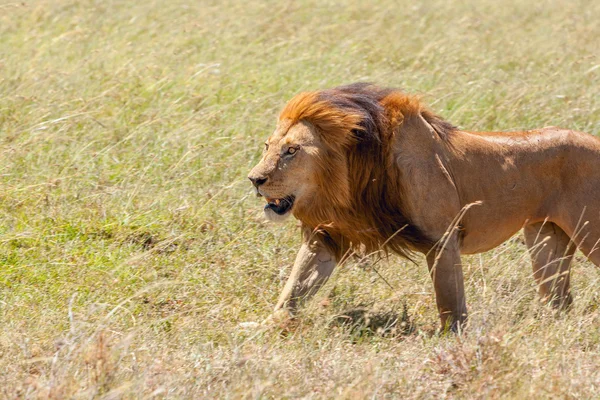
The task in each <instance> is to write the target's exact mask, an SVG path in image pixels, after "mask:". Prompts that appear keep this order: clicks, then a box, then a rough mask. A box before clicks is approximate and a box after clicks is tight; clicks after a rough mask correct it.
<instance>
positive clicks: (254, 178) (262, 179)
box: [248, 176, 267, 189]
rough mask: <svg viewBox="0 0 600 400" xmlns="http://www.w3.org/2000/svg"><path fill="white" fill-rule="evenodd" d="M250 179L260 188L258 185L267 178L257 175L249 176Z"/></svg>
mask: <svg viewBox="0 0 600 400" xmlns="http://www.w3.org/2000/svg"><path fill="white" fill-rule="evenodd" d="M248 179H250V181H251V182H252V184H253V185H254V186H255V187H256V188H257V189H258V187H259V186H260V185H262V184H264V183H265V182H266V181H267V178H263V177H262V176H261V177H256V176H249V177H248Z"/></svg>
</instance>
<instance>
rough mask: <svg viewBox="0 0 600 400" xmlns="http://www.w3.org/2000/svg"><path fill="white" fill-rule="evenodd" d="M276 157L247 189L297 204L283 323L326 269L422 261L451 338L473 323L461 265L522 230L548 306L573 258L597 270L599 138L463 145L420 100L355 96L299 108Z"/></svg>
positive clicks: (553, 133) (558, 298)
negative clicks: (389, 256)
mask: <svg viewBox="0 0 600 400" xmlns="http://www.w3.org/2000/svg"><path fill="white" fill-rule="evenodd" d="M267 143H268V145H269V148H268V150H267V151H266V152H265V155H264V157H263V159H262V160H261V162H260V163H259V164H258V165H257V166H256V167H255V168H254V169H253V170H252V171H251V173H250V178H251V179H253V181H256V180H257V179H259V178H260V179H266V181H265V182H264V183H262V184H260V185H257V190H258V191H259V193H261V194H262V195H264V196H266V197H268V198H284V197H285V196H290V195H293V196H295V202H294V206H293V208H292V209H291V212H290V213H293V215H294V216H295V217H296V218H297V219H298V220H300V221H301V222H302V225H303V227H304V228H303V231H304V243H305V245H303V246H304V247H303V248H302V249H301V252H300V254H299V256H298V259H297V262H296V264H295V265H294V268H293V273H292V276H295V278H293V277H291V278H290V282H288V285H286V289H284V292H283V293H282V295H281V296H280V301H279V302H278V305H277V307H276V309H277V310H281V309H286V308H287V309H290V310H293V309H294V307H295V304H296V303H297V301H296V300H297V298H298V297H301V295H300V294H299V293H300V292H301V290H300V289H299V288H300V287H303V288H304V289H302V293H304V294H303V295H302V296H306V295H307V294H311V293H314V291H315V290H311V287H312V286H311V285H313V284H312V283H310V282H313V281H314V282H319V284H318V285H319V286H320V285H321V284H322V283H323V282H324V281H325V280H326V279H327V277H328V276H329V274H330V273H331V271H332V270H333V268H332V267H331V262H332V261H330V259H331V257H333V259H334V261H333V262H335V261H337V262H339V261H340V260H341V259H342V258H343V257H344V255H345V254H347V253H348V251H349V250H354V251H357V252H358V251H362V252H373V251H377V250H391V251H393V252H396V253H398V254H400V255H402V256H410V254H411V253H412V252H413V251H418V252H422V253H424V254H427V262H428V265H429V268H430V272H431V275H432V278H433V280H434V286H435V290H436V301H437V303H438V308H439V311H440V317H441V320H442V324H448V323H450V324H452V325H451V326H452V328H453V329H457V328H458V326H459V324H460V323H461V322H463V321H465V319H466V302H465V299H464V289H463V279H462V268H461V265H460V254H461V253H463V254H471V253H478V252H482V251H486V250H489V249H491V248H493V247H495V246H497V245H499V244H500V243H502V242H503V241H505V240H507V239H508V238H509V237H510V236H512V235H513V234H514V233H516V232H517V231H518V230H520V229H521V228H523V227H526V239H527V244H528V247H530V251H531V253H532V258H533V264H534V276H535V277H536V279H538V282H539V283H540V292H541V294H542V296H543V299H544V301H552V302H553V304H556V305H562V306H565V305H567V304H568V303H570V301H571V300H570V299H571V295H570V289H569V273H568V266H569V262H570V260H571V258H572V253H573V251H574V249H575V246H577V247H579V248H580V249H581V250H582V251H583V252H584V254H585V255H586V256H588V257H589V258H590V260H591V261H592V262H594V263H595V264H597V265H600V250H598V247H599V246H600V140H598V139H597V138H595V137H593V136H591V135H588V134H585V133H579V132H574V131H570V130H563V129H558V128H544V129H539V130H533V131H527V132H510V133H473V132H467V131H461V130H458V129H456V128H454V127H453V126H452V125H451V124H449V123H447V122H445V121H444V120H442V119H441V118H440V117H438V116H436V115H435V114H434V113H433V112H431V111H430V110H429V109H428V108H427V107H425V106H424V105H423V104H422V103H421V101H420V100H419V99H418V98H417V97H415V96H409V95H406V94H404V93H402V92H400V91H397V90H393V89H386V88H379V87H376V86H373V85H367V84H354V85H349V86H344V87H339V88H335V89H329V90H323V91H318V92H309V93H302V94H299V95H298V96H296V97H294V98H293V99H292V100H291V101H290V102H289V103H288V104H287V105H286V107H285V108H284V109H283V111H282V113H281V115H280V121H279V124H278V127H277V129H276V131H275V133H274V134H273V135H271V137H270V138H269V139H268V142H267ZM290 146H292V147H294V149H296V148H297V149H298V150H297V152H295V154H293V155H289V154H287V153H286V151H287V149H288V148H289V147H290ZM536 232H540V235H541V236H542V237H541V239H540V237H539V236H540V235H537V236H536ZM548 246H550V247H552V248H550V247H548ZM326 254H329V255H330V258H329V261H327V264H323V263H324V261H323V258H328V256H326ZM315 255H319V256H315ZM324 265H325V266H324ZM310 271H313V272H314V274H316V275H314V274H313V275H310V273H309V272H310ZM315 271H316V272H315ZM548 271H550V272H552V273H551V274H550V275H549V274H548ZM309 275H310V276H312V277H313V278H312V280H311V281H307V280H306V279H307V278H304V279H303V278H302V276H309Z"/></svg>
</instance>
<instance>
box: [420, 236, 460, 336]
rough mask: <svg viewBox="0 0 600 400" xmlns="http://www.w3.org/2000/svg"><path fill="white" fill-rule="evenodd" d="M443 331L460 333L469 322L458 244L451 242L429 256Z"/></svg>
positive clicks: (428, 263) (428, 261)
mask: <svg viewBox="0 0 600 400" xmlns="http://www.w3.org/2000/svg"><path fill="white" fill-rule="evenodd" d="M427 265H428V266H429V273H430V274H431V278H432V280H433V286H434V289H435V300H436V303H437V307H438V312H439V314H440V320H441V323H442V330H445V329H448V328H450V329H451V330H452V331H455V332H456V331H458V330H459V329H460V327H461V326H464V323H465V322H466V320H467V305H466V301H465V289H464V282H463V272H462V264H461V261H460V251H459V249H458V244H457V243H456V242H455V241H454V240H451V241H450V242H449V243H446V244H445V246H444V247H443V248H438V249H434V250H432V251H431V252H430V253H429V254H428V255H427Z"/></svg>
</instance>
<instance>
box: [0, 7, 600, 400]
mask: <svg viewBox="0 0 600 400" xmlns="http://www.w3.org/2000/svg"><path fill="white" fill-rule="evenodd" d="M362 3H363V4H360V3H359V2H346V3H344V2H338V1H328V0H327V1H311V0H303V1H298V2H292V1H256V0H248V1H244V2H241V1H231V0H230V1H209V0H205V1H201V2H186V1H183V0H173V1H169V2H159V1H156V0H150V1H146V2H135V1H127V0H107V1H92V0H82V1H75V0H65V1H25V2H10V1H9V2H2V1H0V160H1V163H0V176H1V178H0V397H2V398H48V397H50V398H104V399H117V398H153V397H158V398H204V397H223V398H261V397H267V398H268V397H275V398H278V397H308V398H362V397H364V398H366V397H373V398H387V397H398V398H401V397H402V398H403V397H407V398H444V397H449V398H452V397H456V398H499V397H509V398H536V399H537V398H544V397H548V398H598V397H600V369H599V368H598V365H600V329H599V327H600V309H599V307H600V289H599V287H600V274H599V271H598V270H597V269H595V267H593V266H592V265H591V264H590V263H589V262H587V261H585V260H584V259H583V258H582V257H580V256H579V257H578V259H577V261H576V262H575V265H574V278H573V279H574V294H575V306H574V309H573V310H572V311H571V312H570V313H569V314H568V315H555V314H554V313H553V312H552V311H551V310H550V309H548V308H547V307H545V306H543V305H540V304H538V302H537V301H536V289H535V285H534V283H533V279H532V277H531V267H530V265H529V259H528V255H527V253H526V250H525V247H524V245H523V243H522V240H521V238H520V237H515V238H514V239H513V240H511V241H509V242H507V243H505V244H504V245H502V246H500V247H499V248H497V249H495V250H493V251H491V252H489V253H486V254H483V255H478V256H472V257H466V258H465V260H464V263H465V270H466V272H465V273H466V287H467V294H468V305H469V309H470V312H471V319H470V326H469V330H468V334H467V335H465V336H463V337H456V336H452V335H450V336H444V337H439V336H436V335H432V334H431V333H432V331H433V328H434V327H435V326H436V324H437V316H436V311H435V302H434V298H433V294H432V286H431V284H430V282H429V277H428V275H427V273H426V268H425V264H424V262H423V260H422V259H419V260H417V261H418V265H414V264H411V263H410V262H407V261H403V260H401V259H398V258H395V257H392V258H391V259H390V260H389V261H387V262H380V263H379V264H377V265H376V268H377V270H378V271H379V273H380V274H381V275H382V276H383V277H385V279H386V280H387V281H388V282H389V284H390V286H388V285H387V284H386V283H385V282H384V281H383V280H382V279H381V278H380V277H379V275H378V274H377V273H376V272H375V271H374V270H373V268H372V266H371V265H368V264H367V265H363V266H359V265H354V264H349V265H346V266H344V267H343V268H341V269H340V270H338V271H337V272H336V274H335V276H334V278H333V279H332V280H331V281H330V282H329V283H328V285H327V286H326V287H325V288H324V290H322V292H320V294H319V295H318V296H317V298H316V299H315V300H314V301H312V302H311V303H310V304H308V305H307V307H306V308H305V309H304V311H303V312H302V315H301V318H300V320H299V322H298V323H297V325H295V326H292V327H290V328H289V329H288V330H287V331H286V332H284V333H281V334H280V333H278V332H273V331H268V332H263V331H260V330H256V329H254V328H244V326H246V325H244V324H242V325H240V324H241V323H244V322H248V321H260V320H262V319H263V318H265V317H266V316H267V315H268V314H269V312H270V310H271V307H272V306H273V304H274V302H275V299H276V297H277V294H278V292H279V290H280V289H281V288H282V285H283V282H284V279H285V277H286V274H287V271H288V268H289V267H290V265H291V263H292V261H293V258H294V254H295V249H296V248H297V247H298V241H299V232H298V230H297V229H296V227H295V224H294V222H289V223H287V224H286V225H270V224H265V223H264V222H263V220H262V217H261V207H262V203H261V202H260V201H258V200H257V199H256V198H254V197H253V196H252V191H251V189H250V184H249V183H248V182H247V179H246V178H245V176H246V174H247V172H248V170H249V169H250V168H251V166H252V165H253V164H254V163H255V162H256V161H257V160H258V157H259V154H260V152H261V150H262V144H261V143H262V141H263V140H264V138H266V136H268V134H269V133H270V132H271V131H272V129H273V128H274V123H275V119H276V115H277V112H278V110H279V109H280V107H281V106H282V105H283V104H284V102H285V101H286V99H288V98H290V97H291V96H292V95H293V94H294V93H296V92H298V91H300V90H304V89H315V88H322V87H328V86H333V85H337V84H342V83H349V82H353V81H364V80H369V81H374V82H378V83H382V84H387V85H393V86H401V87H404V88H405V89H406V90H407V91H409V92H416V93H422V94H423V95H424V96H425V100H426V102H428V103H429V104H431V105H432V107H433V108H434V109H435V110H436V111H437V112H439V113H440V114H442V115H443V116H445V117H446V118H447V119H449V120H450V121H452V122H454V123H455V124H457V125H459V126H460V127H463V128H469V129H477V130H509V129H519V128H532V127H541V126H547V125H559V126H563V127H568V128H573V129H578V130H583V131H587V132H590V133H593V134H596V135H598V134H600V124H599V123H598V121H599V120H600V89H599V88H600V40H599V39H598V38H600V24H598V21H599V20H600V2H593V1H567V0H558V1H541V2H535V3H531V4H530V2H522V1H516V0H501V1H495V0H494V1H492V0H484V1H474V2H472V3H471V4H467V3H466V2H461V1H458V0H452V1H434V2H420V3H419V2H409V1H401V2H396V1H391V0H382V1H381V2H378V3H377V4H371V3H370V2H362ZM361 310H362V311H361ZM344 313H346V314H350V315H353V316H355V317H356V316H358V315H360V314H361V313H362V314H365V313H366V314H367V318H366V320H362V319H361V318H355V320H354V321H355V322H357V323H356V324H355V326H354V328H352V327H349V326H347V325H344V324H343V323H341V320H340V318H339V316H340V315H343V314H344ZM396 320H400V321H403V322H404V323H405V324H404V326H400V325H401V324H399V323H396V324H395V325H394V321H396ZM390 326H391V328H390ZM388 328H389V329H388Z"/></svg>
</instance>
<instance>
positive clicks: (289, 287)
mask: <svg viewBox="0 0 600 400" xmlns="http://www.w3.org/2000/svg"><path fill="white" fill-rule="evenodd" d="M335 266H336V259H335V256H334V255H333V254H332V253H331V251H330V250H328V249H327V248H326V247H325V246H324V245H323V243H322V242H321V241H320V240H317V239H315V238H311V239H308V240H306V241H305V242H304V243H303V244H302V246H301V247H300V251H299V252H298V255H297V256H296V261H295V262H294V266H293V267H292V272H291V274H290V276H289V278H288V280H287V282H286V284H285V287H284V288H283V291H282V292H281V294H280V295H279V300H278V301H277V305H276V306H275V310H274V312H273V316H272V317H271V319H273V318H274V319H281V318H282V317H283V316H284V315H285V316H287V315H289V314H290V313H294V312H295V311H296V309H297V307H298V305H299V303H300V301H301V300H306V299H308V298H310V297H311V296H312V295H314V294H315V293H316V292H317V291H318V290H319V289H320V288H321V286H323V284H324V283H325V282H327V279H328V278H329V276H330V275H331V273H332V272H333V270H334V268H335Z"/></svg>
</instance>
